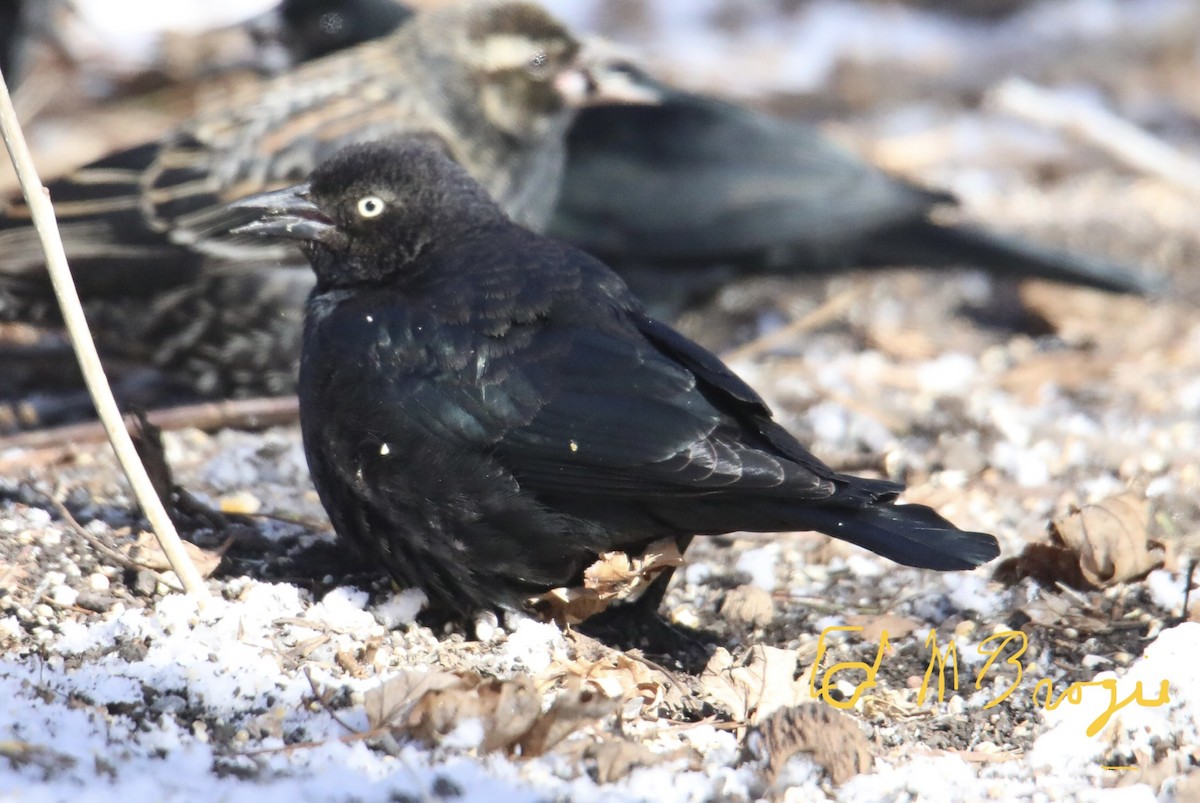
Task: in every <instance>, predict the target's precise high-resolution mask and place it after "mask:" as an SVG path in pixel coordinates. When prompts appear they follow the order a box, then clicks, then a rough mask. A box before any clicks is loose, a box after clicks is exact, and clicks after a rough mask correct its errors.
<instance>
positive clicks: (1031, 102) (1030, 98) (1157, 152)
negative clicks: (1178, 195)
mask: <svg viewBox="0 0 1200 803" xmlns="http://www.w3.org/2000/svg"><path fill="white" fill-rule="evenodd" d="M987 100H988V103H989V105H991V106H992V107H993V108H996V109H999V110H1000V111H1003V112H1005V113H1007V114H1011V115H1013V116H1015V117H1020V118H1021V119H1023V120H1028V121H1030V122H1032V123H1036V124H1037V125H1040V126H1044V127H1046V128H1052V129H1054V130H1056V131H1062V132H1065V133H1067V134H1069V135H1071V136H1073V137H1076V138H1077V139H1081V140H1083V141H1084V142H1087V143H1089V144H1091V145H1094V146H1096V147H1098V148H1100V149H1102V150H1103V151H1105V152H1106V153H1108V154H1109V155H1111V156H1112V157H1113V158H1115V159H1117V160H1119V161H1121V162H1124V163H1125V164H1126V165H1128V166H1130V167H1132V168H1134V169H1136V170H1140V171H1142V172H1145V173H1150V174H1151V175H1154V176H1157V177H1158V178H1161V179H1163V180H1164V181H1166V182H1168V183H1170V184H1174V185H1175V186H1177V187H1181V188H1182V189H1185V190H1187V191H1188V192H1192V193H1200V160H1197V159H1195V158H1193V157H1192V156H1189V155H1188V154H1186V153H1184V152H1183V151H1181V150H1179V149H1178V148H1174V147H1172V146H1170V145H1168V144H1167V143H1165V142H1163V141H1162V140H1161V139H1158V138H1157V137H1154V136H1152V135H1151V134H1149V133H1147V132H1146V131H1144V130H1142V129H1141V128H1138V127H1137V126H1136V125H1134V124H1133V123H1131V122H1129V121H1128V120H1125V119H1122V118H1120V117H1118V116H1117V115H1115V114H1113V113H1112V112H1110V111H1107V110H1105V109H1100V108H1096V107H1094V106H1085V105H1083V104H1080V103H1069V102H1065V101H1064V98H1063V96H1062V95H1061V93H1057V92H1052V91H1050V90H1047V89H1043V88H1042V87H1040V86H1037V85H1035V84H1031V83H1029V82H1028V81H1025V80H1022V79H1018V78H1011V79H1009V80H1007V81H1005V82H1003V83H1002V84H1000V85H999V86H998V87H996V88H995V89H993V90H992V91H991V92H989V93H988V98H987Z"/></svg>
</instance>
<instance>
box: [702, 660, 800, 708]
mask: <svg viewBox="0 0 1200 803" xmlns="http://www.w3.org/2000/svg"><path fill="white" fill-rule="evenodd" d="M796 660H797V656H796V652H795V651H794V650H781V649H778V648H776V647H764V646H762V645H756V646H754V647H752V648H751V649H750V651H749V653H747V654H746V656H745V658H744V659H743V661H742V662H741V663H740V664H739V663H736V662H735V661H734V659H733V656H732V655H730V654H729V651H728V650H726V649H725V648H724V647H718V648H717V650H716V652H714V653H713V655H712V658H710V659H709V661H708V665H707V666H706V667H704V671H703V672H702V673H701V674H700V690H701V693H702V694H703V695H704V696H705V697H707V698H708V699H709V701H711V702H713V703H716V704H717V705H719V706H721V707H722V708H724V709H725V710H726V711H728V712H729V714H730V716H731V718H732V719H733V720H734V721H735V722H747V721H748V722H749V723H750V724H757V723H759V722H762V721H763V720H764V719H766V717H768V716H769V715H770V714H771V713H773V712H774V711H777V710H778V709H780V708H787V707H791V706H795V705H799V704H801V703H804V702H808V701H809V700H811V699H812V697H811V694H810V692H809V674H808V671H807V670H806V671H805V673H804V674H802V675H801V676H800V677H799V678H797V677H796Z"/></svg>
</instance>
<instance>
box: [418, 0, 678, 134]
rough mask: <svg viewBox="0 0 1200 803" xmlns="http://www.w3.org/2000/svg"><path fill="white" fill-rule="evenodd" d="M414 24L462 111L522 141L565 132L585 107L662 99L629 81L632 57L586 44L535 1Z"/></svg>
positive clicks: (502, 3) (510, 0)
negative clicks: (559, 130) (575, 115)
mask: <svg viewBox="0 0 1200 803" xmlns="http://www.w3.org/2000/svg"><path fill="white" fill-rule="evenodd" d="M410 27H411V29H412V30H411V35H412V36H413V37H414V38H415V39H416V41H417V44H418V49H419V50H420V51H421V52H422V53H423V55H424V59H425V62H426V65H425V66H426V67H427V69H428V70H429V72H430V74H431V75H433V76H435V77H436V79H437V80H438V81H439V82H441V84H442V86H443V87H444V93H443V94H444V95H445V96H446V98H447V100H449V101H450V102H451V103H452V104H454V105H455V106H456V107H457V111H458V112H459V113H460V114H464V115H471V114H474V113H482V115H483V118H484V120H485V121H486V123H488V124H489V125H491V126H493V127H495V128H496V129H498V130H499V131H501V132H503V133H504V134H506V135H508V136H511V137H514V138H516V139H519V140H530V139H536V138H537V137H540V136H543V135H545V134H547V133H550V132H552V131H553V130H554V129H555V128H558V129H561V130H563V131H565V129H566V127H567V125H568V124H569V122H570V120H571V118H572V116H573V113H574V111H575V110H576V109H578V108H580V107H583V106H587V105H591V104H596V103H609V102H611V103H617V102H623V103H654V102H657V101H658V100H659V98H658V96H657V94H656V93H654V92H653V91H651V90H650V89H649V88H648V87H647V86H646V85H644V84H639V83H636V82H634V81H631V80H630V72H629V69H628V64H629V62H628V60H627V59H626V58H624V57H622V56H619V55H618V54H617V53H616V52H615V50H613V49H612V48H611V46H607V45H605V44H604V43H602V42H600V41H599V40H590V39H589V40H586V41H585V40H581V39H580V38H578V37H576V36H575V35H573V34H572V33H571V31H570V30H568V29H567V27H566V26H565V25H563V24H562V23H561V22H559V21H558V20H557V19H555V18H554V17H553V16H552V15H551V14H549V13H548V12H547V11H546V10H545V9H543V8H542V7H541V6H539V5H537V4H536V3H532V2H523V1H521V0H474V2H466V3H458V4H454V5H450V6H446V7H443V8H438V9H436V10H433V11H430V12H428V13H426V14H423V15H419V16H418V17H417V18H416V19H415V20H414V21H413V22H412V23H411V26H410Z"/></svg>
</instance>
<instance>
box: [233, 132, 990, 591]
mask: <svg viewBox="0 0 1200 803" xmlns="http://www.w3.org/2000/svg"><path fill="white" fill-rule="evenodd" d="M237 206H238V207H239V208H240V209H258V210H261V218H260V219H259V220H258V221H256V222H253V223H250V224H248V225H245V226H244V227H242V229H241V231H242V232H245V233H257V234H261V235H268V236H272V237H279V238H284V239H288V240H293V241H298V242H299V243H300V245H301V248H302V249H303V251H304V252H305V254H306V255H307V256H308V258H309V261H310V262H311V264H312V266H313V270H314V272H315V274H316V277H317V278H316V282H317V283H316V288H315V289H314V290H313V293H312V295H311V296H310V297H309V299H308V303H307V305H306V309H305V332H304V346H303V355H302V359H301V365H300V381H299V396H300V417H301V428H302V432H303V436H304V446H305V453H306V455H307V457H308V463H309V468H310V470H311V472H312V476H313V480H314V483H315V484H316V487H317V491H318V493H319V494H320V497H321V501H322V503H323V504H324V506H325V509H326V511H327V512H328V513H329V517H330V519H331V520H332V522H333V526H334V529H335V530H336V531H337V533H338V535H339V536H340V537H341V538H343V539H345V540H346V541H348V542H349V543H351V544H353V545H354V546H355V547H357V548H358V549H360V550H361V551H362V552H364V553H365V554H366V555H368V556H369V557H371V558H373V559H376V560H378V561H380V562H381V563H382V564H383V565H384V566H386V567H387V569H388V570H389V571H390V572H391V573H392V574H393V575H394V576H395V577H396V579H398V580H399V581H401V582H403V583H406V584H409V585H414V586H418V587H420V588H422V589H424V590H425V592H426V593H427V594H428V596H429V597H430V599H431V600H432V601H433V603H434V604H435V605H437V606H439V607H441V608H445V609H448V610H452V611H455V612H458V613H462V614H470V613H472V612H475V611H478V610H479V609H486V608H491V607H495V606H501V607H514V606H518V605H520V604H521V602H522V600H523V599H525V598H526V597H528V596H530V595H532V594H536V593H538V592H540V591H544V590H546V589H548V588H551V587H555V586H560V585H566V584H570V583H572V582H575V581H578V579H579V576H580V573H581V572H582V570H583V569H584V568H585V567H586V566H587V565H589V564H590V563H591V562H592V561H593V560H594V559H595V557H596V556H597V554H598V553H600V552H604V551H608V550H614V549H622V550H639V549H641V548H643V547H645V546H646V545H648V544H649V543H651V542H653V541H655V540H657V539H660V538H664V537H671V538H675V539H677V541H678V542H679V543H680V544H681V545H682V546H686V544H687V542H688V541H689V540H690V538H691V537H692V536H693V535H711V534H717V533H726V532H731V531H737V530H749V531H760V532H773V531H780V530H818V531H820V532H824V533H828V534H830V535H833V536H835V537H837V538H841V539H844V540H847V541H850V542H851V543H855V544H858V545H860V546H863V547H865V548H867V549H870V550H872V551H874V552H877V553H879V554H880V555H883V556H885V557H887V558H890V559H892V560H895V561H898V562H900V563H904V564H907V565H910V566H918V567H924V568H931V569H942V570H949V569H969V568H972V567H974V566H977V565H979V564H981V563H984V562H986V561H988V560H991V559H992V558H994V557H995V556H996V555H997V554H998V546H997V543H996V539H995V538H993V537H992V536H990V535H986V534H983V533H975V532H964V531H962V530H959V529H957V528H956V527H955V526H954V525H952V524H951V523H950V522H948V521H946V520H945V519H943V518H942V517H941V516H939V515H938V514H937V513H935V512H934V511H933V510H932V509H930V508H928V507H923V506H921V505H896V504H893V501H894V500H895V499H896V496H897V495H898V494H899V493H900V491H901V490H902V486H900V485H897V484H895V483H892V482H887V481H884V480H871V479H862V478H858V477H851V476H847V475H843V474H837V473H835V472H834V471H833V470H832V469H830V468H829V467H828V466H826V465H824V464H823V463H821V461H819V460H818V459H817V458H816V457H814V456H813V455H811V454H810V453H809V452H808V451H807V450H805V449H804V447H803V446H801V445H800V443H799V442H797V441H796V439H795V438H793V437H792V436H791V435H789V434H788V433H787V432H786V431H785V430H784V429H783V428H782V427H781V426H780V425H779V424H777V423H775V421H774V420H773V419H772V417H771V412H770V410H768V409H767V406H766V404H764V402H763V401H762V399H761V398H759V396H758V394H756V393H755V392H754V391H753V390H752V389H751V388H750V387H749V386H747V385H746V384H745V383H744V382H743V381H742V380H741V379H739V378H738V377H737V376H736V375H734V374H733V373H732V372H731V371H730V370H729V369H728V368H727V367H726V366H725V365H724V364H723V363H722V362H721V361H720V360H719V359H718V358H717V357H716V356H714V355H713V354H711V353H709V352H708V351H705V350H704V349H703V348H701V347H700V346H698V345H697V344H695V343H693V342H692V341H690V340H688V339H687V338H685V337H684V336H682V335H681V334H679V333H678V332H676V331H675V330H673V329H672V328H671V327H669V326H667V325H666V324H663V323H661V322H659V321H658V320H655V319H654V318H652V317H650V316H648V315H647V314H646V312H645V311H644V309H643V308H642V306H641V305H640V303H639V302H638V301H637V300H636V299H635V298H634V297H633V296H632V295H631V294H630V293H629V291H628V289H627V288H626V286H625V284H624V283H623V282H622V281H621V279H620V278H619V277H618V276H617V275H616V274H614V273H612V271H610V270H609V269H608V268H607V267H605V265H604V264H603V263H601V262H599V261H598V260H596V259H595V258H593V257H591V256H589V255H587V254H585V253H583V252H582V251H578V250H576V249H574V248H572V247H571V246H568V245H565V244H562V243H560V242H557V241H555V240H551V239H548V238H546V237H543V236H540V235H538V234H536V233H533V232H531V231H529V230H528V229H525V228H522V227H520V226H518V225H516V224H515V223H513V222H511V221H510V220H509V218H508V217H507V216H506V215H505V214H504V212H503V211H502V210H501V208H500V207H499V206H497V204H496V203H495V202H493V201H492V200H491V198H489V196H488V194H487V192H485V191H484V190H483V188H481V187H480V186H479V185H478V184H477V183H476V182H475V181H473V180H472V179H471V177H470V176H469V175H468V174H467V173H466V172H465V171H464V170H463V169H462V168H461V167H459V166H458V165H456V164H455V163H454V162H453V161H452V160H450V159H448V158H446V156H445V155H444V154H442V153H440V152H438V151H437V150H435V149H431V148H429V147H428V146H426V145H424V144H423V143H420V142H411V141H400V142H390V143H375V144H367V145H359V146H354V147H351V148H347V149H346V150H344V151H342V152H341V153H339V154H338V155H336V156H334V157H333V158H332V159H330V160H329V161H327V162H325V163H324V164H322V165H321V166H320V167H318V168H317V170H316V171H315V172H314V173H313V175H312V177H311V181H310V182H309V183H308V184H303V185H300V186H297V187H293V188H291V189H287V190H282V191H278V192H275V193H269V194H265V195H261V196H257V197H253V198H249V199H246V200H244V201H242V202H240V203H239V204H237Z"/></svg>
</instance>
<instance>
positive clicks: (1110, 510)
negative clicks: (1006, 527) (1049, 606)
mask: <svg viewBox="0 0 1200 803" xmlns="http://www.w3.org/2000/svg"><path fill="white" fill-rule="evenodd" d="M1147 507H1148V506H1147V504H1146V501H1145V499H1143V498H1141V497H1138V496H1135V495H1134V494H1129V493H1125V494H1120V495H1118V496H1111V497H1109V498H1107V499H1105V500H1103V501H1100V502H1097V503H1095V504H1091V505H1084V506H1083V507H1072V508H1071V509H1070V510H1069V511H1068V512H1067V515H1065V516H1063V517H1061V518H1059V519H1056V520H1054V521H1052V522H1051V523H1050V526H1049V528H1048V530H1047V532H1048V535H1049V543H1037V544H1028V545H1026V547H1025V549H1024V550H1022V552H1021V554H1020V555H1018V556H1017V557H1015V558H1009V559H1008V560H1005V561H1003V562H1001V563H1000V564H999V565H997V566H996V569H995V571H994V572H993V574H992V577H993V579H995V580H997V581H999V582H1002V583H1007V584H1009V585H1011V584H1014V583H1017V582H1020V581H1021V580H1022V579H1024V578H1026V577H1030V578H1033V579H1034V580H1035V581H1036V582H1037V583H1038V584H1040V585H1042V586H1044V587H1047V588H1052V587H1053V586H1054V585H1055V584H1056V583H1062V584H1064V585H1067V586H1070V587H1072V588H1077V589H1080V590H1084V591H1088V590H1093V589H1099V588H1105V587H1107V586H1112V585H1116V584H1118V583H1123V582H1127V581H1129V580H1136V579H1138V578H1141V577H1144V576H1145V575H1146V574H1148V573H1149V572H1150V571H1152V570H1153V569H1157V568H1158V567H1160V566H1162V565H1163V560H1164V557H1165V554H1166V552H1165V549H1164V548H1163V545H1162V544H1160V543H1159V542H1157V541H1153V540H1151V539H1150V535H1149V523H1150V517H1149V513H1148V510H1147Z"/></svg>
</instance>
